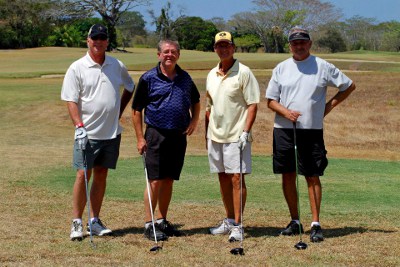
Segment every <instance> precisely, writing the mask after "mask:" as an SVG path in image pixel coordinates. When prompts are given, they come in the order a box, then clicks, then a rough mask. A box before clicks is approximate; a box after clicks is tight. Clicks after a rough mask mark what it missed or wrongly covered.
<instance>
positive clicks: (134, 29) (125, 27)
mask: <svg viewBox="0 0 400 267" xmlns="http://www.w3.org/2000/svg"><path fill="white" fill-rule="evenodd" d="M145 25H146V22H145V21H144V19H143V16H142V15H141V14H140V13H139V12H137V11H133V12H125V13H123V14H122V15H121V18H120V19H119V21H118V23H117V25H116V28H117V30H118V36H119V40H121V44H122V46H123V48H125V46H129V45H130V43H131V41H132V39H133V37H134V36H137V35H139V36H142V37H145V36H146V35H147V33H146V30H145Z"/></svg>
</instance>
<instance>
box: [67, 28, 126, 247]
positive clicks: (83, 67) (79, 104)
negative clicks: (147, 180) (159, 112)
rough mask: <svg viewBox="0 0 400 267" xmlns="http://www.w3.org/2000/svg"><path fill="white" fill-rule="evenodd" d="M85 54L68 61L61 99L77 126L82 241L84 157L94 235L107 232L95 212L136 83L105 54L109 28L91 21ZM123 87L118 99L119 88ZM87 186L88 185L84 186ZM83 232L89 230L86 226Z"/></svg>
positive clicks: (78, 234)
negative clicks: (65, 103) (93, 23)
mask: <svg viewBox="0 0 400 267" xmlns="http://www.w3.org/2000/svg"><path fill="white" fill-rule="evenodd" d="M87 45H88V48H89V50H88V52H87V54H86V55H85V56H84V57H82V58H80V59H79V60H77V61H75V62H74V63H72V64H71V66H70V67H69V69H68V70H67V73H66V75H65V78H64V83H63V86H62V91H61V99H62V100H64V101H66V102H67V107H68V112H69V115H70V117H71V120H72V123H73V125H74V126H75V144H74V153H73V165H74V167H75V169H77V173H76V180H75V184H74V188H73V211H72V216H73V221H72V227H71V234H70V239H71V240H82V239H83V226H82V213H83V211H84V208H85V202H86V189H85V173H84V169H85V168H84V161H85V160H86V164H87V177H88V178H90V176H91V174H92V172H93V183H92V186H91V189H90V202H91V205H90V206H91V218H90V222H91V230H92V234H93V235H98V236H103V235H109V234H111V230H110V229H108V228H107V227H106V226H105V225H104V224H103V223H102V221H101V220H100V219H99V213H100V209H101V205H102V202H103V197H104V193H105V190H106V179H107V174H108V169H115V167H116V164H117V160H118V155H119V146H120V142H121V132H122V127H121V126H120V125H119V118H120V117H121V114H122V112H123V111H124V109H125V107H126V105H127V104H128V102H129V101H130V99H131V98H132V94H133V89H134V83H133V80H132V78H131V77H130V76H129V74H128V71H127V69H126V67H125V66H124V64H123V63H122V62H120V61H119V60H117V59H115V58H112V57H109V56H107V55H106V53H105V52H106V49H107V46H108V32H107V28H106V27H104V26H103V25H100V24H95V25H93V26H92V27H91V28H90V30H89V34H88V37H87ZM121 86H123V87H124V90H123V93H122V96H121V97H120V87H121ZM88 190H89V189H88ZM87 231H88V232H89V231H90V228H89V227H88V229H87Z"/></svg>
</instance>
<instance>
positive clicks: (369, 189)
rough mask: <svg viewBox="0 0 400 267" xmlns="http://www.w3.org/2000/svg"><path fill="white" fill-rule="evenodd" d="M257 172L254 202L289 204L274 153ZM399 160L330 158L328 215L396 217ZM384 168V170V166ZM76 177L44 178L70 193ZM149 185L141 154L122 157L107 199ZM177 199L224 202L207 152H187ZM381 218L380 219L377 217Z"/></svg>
mask: <svg viewBox="0 0 400 267" xmlns="http://www.w3.org/2000/svg"><path fill="white" fill-rule="evenodd" d="M253 168H254V169H253V174H251V175H248V176H247V177H246V184H247V187H248V206H250V207H253V208H259V209H260V208H264V209H268V210H275V209H286V204H285V202H284V198H283V195H282V192H281V180H280V176H278V175H274V174H273V173H272V163H271V157H267V156H256V157H253ZM399 168H400V164H399V163H398V162H385V161H366V160H353V159H351V160H350V159H330V162H329V166H328V168H327V170H326V174H325V176H323V177H322V178H321V179H322V184H323V190H324V193H323V209H322V217H325V215H324V214H326V215H327V216H336V215H338V214H347V216H348V214H349V213H353V214H364V215H367V214H371V213H386V214H387V216H391V217H393V219H395V213H397V212H398V207H397V203H399V202H400V194H399V193H398V189H399V185H400V182H399V179H398V170H399ZM382 170H384V171H382ZM299 179H300V180H299V182H300V193H301V202H302V208H303V210H304V212H305V213H308V195H307V192H306V190H307V189H306V182H305V180H304V178H303V177H302V176H299ZM73 182H74V171H73V170H72V168H69V167H64V168H61V169H54V170H49V171H47V174H46V175H44V176H42V177H41V179H40V180H39V184H40V185H41V186H45V187H46V188H50V189H51V190H56V191H63V192H69V191H71V190H72V185H73ZM144 187H145V178H144V170H143V166H142V160H141V158H132V159H129V160H120V161H119V163H118V168H117V169H116V170H114V171H110V174H109V178H108V185H107V193H106V195H107V198H111V199H115V200H128V201H141V200H142V198H143V190H144ZM174 190H175V191H174V195H173V201H174V202H177V203H197V204H220V202H221V200H220V193H219V183H218V179H217V176H216V174H210V173H209V168H208V160H207V157H206V156H187V157H186V161H185V166H184V169H183V171H182V175H181V180H180V181H178V182H176V183H175V185H174ZM376 220H379V218H376Z"/></svg>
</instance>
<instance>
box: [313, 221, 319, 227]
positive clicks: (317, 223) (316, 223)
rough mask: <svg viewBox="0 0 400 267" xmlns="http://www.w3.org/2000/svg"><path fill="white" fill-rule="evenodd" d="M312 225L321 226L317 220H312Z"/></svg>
mask: <svg viewBox="0 0 400 267" xmlns="http://www.w3.org/2000/svg"><path fill="white" fill-rule="evenodd" d="M314 225H316V226H321V224H320V223H319V222H312V223H311V227H313V226H314Z"/></svg>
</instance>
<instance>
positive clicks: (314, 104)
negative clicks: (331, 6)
mask: <svg viewBox="0 0 400 267" xmlns="http://www.w3.org/2000/svg"><path fill="white" fill-rule="evenodd" d="M311 45H312V41H311V38H310V34H309V32H308V31H307V30H305V29H302V28H293V29H292V30H291V31H290V33H289V47H290V51H291V52H292V54H293V57H291V58H289V59H287V60H285V61H283V62H281V63H280V64H278V65H277V66H276V68H275V69H274V70H273V72H272V77H271V80H270V82H269V84H268V87H267V91H266V98H267V99H268V107H269V108H270V109H271V110H273V111H274V112H276V116H275V123H274V136H273V170H274V173H281V174H282V183H283V186H282V187H283V193H284V196H285V199H286V202H287V204H288V207H289V211H290V216H291V218H292V221H291V222H290V223H289V224H288V226H287V227H286V229H284V230H283V231H281V234H282V235H295V234H299V233H300V231H301V232H303V228H302V225H300V223H299V214H298V209H297V208H298V207H297V190H296V161H295V150H294V131H296V136H297V138H296V139H297V148H298V172H299V174H301V175H304V176H305V177H306V180H307V185H308V193H309V200H310V206H311V212H312V223H311V234H310V240H311V242H320V241H323V235H322V229H321V225H320V223H319V213H320V206H321V198H322V187H321V182H320V179H319V176H322V175H323V174H324V170H325V168H326V167H327V165H328V160H327V158H326V153H327V152H326V150H325V145H324V139H323V119H324V117H325V116H326V115H328V113H330V112H331V111H332V109H333V108H334V107H336V106H337V105H338V104H339V103H340V102H342V101H343V100H344V99H346V98H347V97H348V96H349V95H350V93H351V92H352V91H353V90H354V89H355V88H356V87H355V85H354V83H353V81H352V80H350V79H349V78H348V77H347V76H346V75H344V74H343V73H342V72H341V71H340V70H339V69H337V68H336V67H335V66H334V65H332V64H330V63H328V62H326V61H325V60H323V59H321V58H318V57H315V56H313V55H311V54H310V48H311ZM328 86H330V87H336V88H338V89H339V92H338V93H337V94H336V95H334V96H333V97H332V98H331V99H330V100H329V101H328V102H326V93H327V87H328Z"/></svg>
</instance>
